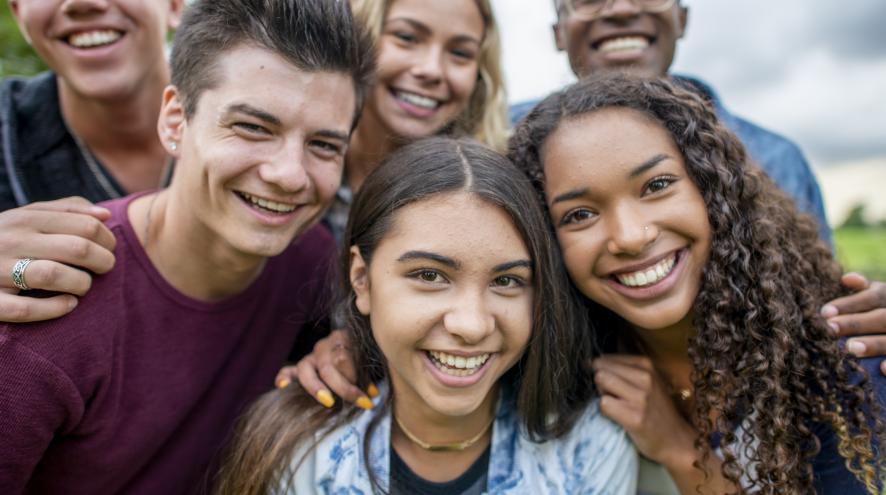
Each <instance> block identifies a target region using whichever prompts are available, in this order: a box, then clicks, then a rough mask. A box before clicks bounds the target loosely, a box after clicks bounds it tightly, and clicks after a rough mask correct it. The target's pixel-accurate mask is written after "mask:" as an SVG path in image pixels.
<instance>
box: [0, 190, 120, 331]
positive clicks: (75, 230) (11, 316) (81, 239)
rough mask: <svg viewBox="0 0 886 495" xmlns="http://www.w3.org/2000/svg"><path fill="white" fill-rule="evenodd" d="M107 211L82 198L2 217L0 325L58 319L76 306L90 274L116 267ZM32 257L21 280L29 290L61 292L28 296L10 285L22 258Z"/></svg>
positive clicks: (32, 206) (26, 208)
mask: <svg viewBox="0 0 886 495" xmlns="http://www.w3.org/2000/svg"><path fill="white" fill-rule="evenodd" d="M109 217H110V212H108V210H106V209H104V208H101V207H97V206H95V205H93V204H92V203H90V202H88V201H86V200H85V199H83V198H65V199H60V200H56V201H48V202H43V203H33V204H30V205H28V206H23V207H21V208H14V209H12V210H7V211H4V212H2V213H0V321H3V322H12V323H15V322H29V321H41V320H49V319H52V318H58V317H59V316H62V315H64V314H66V313H68V312H69V311H71V310H72V309H74V307H75V306H76V304H77V298H76V297H74V296H82V295H83V294H85V293H86V292H87V291H88V290H89V287H90V285H91V284H92V276H91V275H90V273H89V272H93V273H105V272H107V271H108V270H110V269H111V268H112V267H113V266H114V254H113V250H114V246H115V244H116V240H115V238H114V235H113V234H112V233H111V231H110V230H109V229H108V228H107V227H106V226H105V225H104V224H103V223H102V222H103V221H104V220H107V219H108V218H109ZM25 258H31V259H32V260H33V261H32V262H31V263H30V264H28V265H27V268H26V270H25V272H24V280H25V282H26V284H27V286H28V287H29V288H31V289H42V290H46V291H51V292H60V293H62V294H60V295H57V296H53V297H48V298H34V297H27V296H26V295H22V294H20V291H19V289H18V288H17V287H16V286H15V285H14V284H13V280H12V271H13V268H14V267H15V265H16V262H17V261H18V260H20V259H25Z"/></svg>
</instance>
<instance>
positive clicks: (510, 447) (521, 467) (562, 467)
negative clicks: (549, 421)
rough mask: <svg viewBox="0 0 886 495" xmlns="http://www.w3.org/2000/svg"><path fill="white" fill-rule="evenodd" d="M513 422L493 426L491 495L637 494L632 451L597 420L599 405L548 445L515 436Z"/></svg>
mask: <svg viewBox="0 0 886 495" xmlns="http://www.w3.org/2000/svg"><path fill="white" fill-rule="evenodd" d="M515 421H516V415H502V414H499V419H498V420H497V421H496V430H495V434H496V435H498V438H496V439H495V444H494V445H493V451H492V457H491V458H490V473H489V482H490V485H491V488H490V492H491V493H505V492H509V493H518V492H519V493H522V491H521V490H524V491H526V492H527V493H528V492H530V491H531V492H539V493H541V492H551V493H555V492H559V493H617V494H625V495H627V494H633V493H635V491H636V483H637V469H638V468H637V466H638V464H637V462H638V460H637V452H636V449H635V448H634V446H633V444H632V443H631V442H630V439H629V438H628V436H627V434H626V433H625V432H624V430H622V429H621V428H620V427H619V426H618V425H616V424H615V423H613V422H612V421H610V420H609V419H607V418H605V417H604V416H603V415H602V414H600V410H599V406H598V403H597V401H593V402H591V403H590V404H588V406H587V408H586V410H585V411H584V413H583V414H582V415H581V417H580V418H579V419H578V420H577V421H576V423H575V425H574V426H573V428H572V429H571V430H570V431H569V433H567V434H566V435H563V436H561V437H559V438H556V439H553V440H549V441H546V442H541V443H536V442H532V441H530V440H529V439H528V438H526V437H525V436H524V435H522V434H520V433H518V432H517V430H518V428H516V427H515V426H514V425H512V424H511V423H514V422H515ZM499 423H502V424H501V425H499Z"/></svg>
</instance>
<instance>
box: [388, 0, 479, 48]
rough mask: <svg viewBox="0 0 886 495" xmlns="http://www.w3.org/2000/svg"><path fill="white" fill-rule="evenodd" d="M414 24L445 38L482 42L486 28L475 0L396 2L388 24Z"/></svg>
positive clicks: (389, 8) (405, 0) (414, 0)
mask: <svg viewBox="0 0 886 495" xmlns="http://www.w3.org/2000/svg"><path fill="white" fill-rule="evenodd" d="M395 21H404V22H405V21H413V22H418V23H420V24H422V25H423V26H424V27H426V28H429V29H430V30H431V31H433V32H436V33H439V34H441V35H444V36H469V37H471V38H473V39H476V40H477V41H480V40H481V39H482V38H483V32H484V30H485V26H484V23H483V16H482V14H481V13H480V8H479V7H478V5H477V2H476V0H446V1H443V2H441V1H436V0H393V1H392V2H391V3H390V4H389V5H388V11H387V14H386V15H385V22H386V23H389V22H395Z"/></svg>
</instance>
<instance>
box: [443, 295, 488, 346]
mask: <svg viewBox="0 0 886 495" xmlns="http://www.w3.org/2000/svg"><path fill="white" fill-rule="evenodd" d="M443 326H444V327H445V328H446V331H447V332H449V333H450V334H452V335H455V336H457V337H459V338H460V339H461V340H462V341H463V342H464V343H465V344H478V343H480V342H482V341H483V339H485V338H486V336H487V335H489V334H490V333H492V331H493V329H494V328H495V317H494V316H493V315H492V312H491V311H489V308H488V306H487V303H486V300H485V298H484V297H483V294H481V293H478V291H470V290H463V291H460V293H459V296H458V297H457V298H456V299H455V301H453V305H452V306H451V307H450V308H449V311H447V312H446V315H445V316H444V317H443Z"/></svg>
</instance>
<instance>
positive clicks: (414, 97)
mask: <svg viewBox="0 0 886 495" xmlns="http://www.w3.org/2000/svg"><path fill="white" fill-rule="evenodd" d="M391 93H392V94H393V95H394V98H396V99H398V100H400V101H402V102H404V103H408V104H410V105H413V106H416V107H419V108H424V109H426V110H436V109H437V108H438V107H439V106H440V102H439V101H438V100H435V99H433V98H428V97H427V96H422V95H420V94H416V93H411V92H409V91H403V90H399V89H395V90H392V91H391Z"/></svg>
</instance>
